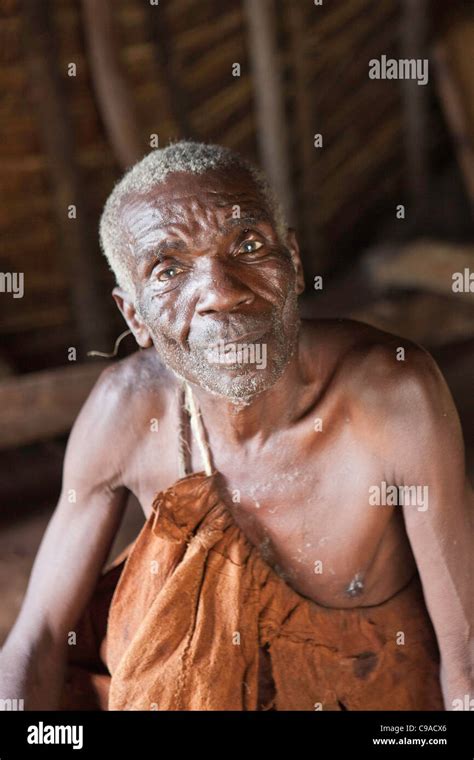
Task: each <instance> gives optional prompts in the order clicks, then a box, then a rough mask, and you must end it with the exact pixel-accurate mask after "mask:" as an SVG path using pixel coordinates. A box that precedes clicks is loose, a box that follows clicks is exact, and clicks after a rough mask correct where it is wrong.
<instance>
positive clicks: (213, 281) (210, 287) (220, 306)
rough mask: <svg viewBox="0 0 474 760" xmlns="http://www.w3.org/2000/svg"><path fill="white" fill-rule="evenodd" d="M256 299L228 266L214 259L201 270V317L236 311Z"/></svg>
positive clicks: (199, 310)
mask: <svg viewBox="0 0 474 760" xmlns="http://www.w3.org/2000/svg"><path fill="white" fill-rule="evenodd" d="M254 298H255V295H254V293H253V292H252V291H251V290H250V288H248V287H247V285H245V284H244V283H243V282H242V281H241V280H239V279H238V277H237V276H236V275H235V274H233V273H232V272H231V271H230V268H229V265H228V264H226V263H224V262H221V261H218V260H216V259H213V260H212V261H211V262H209V263H208V264H207V265H206V266H205V267H203V269H202V270H201V272H200V278H199V298H198V301H197V304H196V311H197V312H198V314H200V315H201V316H203V315H205V314H209V313H212V312H227V311H234V310H235V309H238V308H239V307H241V306H243V305H244V304H245V305H247V304H250V303H252V301H253V300H254Z"/></svg>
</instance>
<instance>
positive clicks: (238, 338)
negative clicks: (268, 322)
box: [203, 330, 267, 349]
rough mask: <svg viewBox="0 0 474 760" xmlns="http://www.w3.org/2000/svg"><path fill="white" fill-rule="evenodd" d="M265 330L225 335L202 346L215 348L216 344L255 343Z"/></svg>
mask: <svg viewBox="0 0 474 760" xmlns="http://www.w3.org/2000/svg"><path fill="white" fill-rule="evenodd" d="M266 332H267V331H266V330H265V331H263V330H252V331H251V332H246V333H240V334H239V335H235V336H231V335H225V336H222V337H220V338H218V339H217V340H213V342H212V343H208V344H207V345H206V346H203V348H206V349H213V348H217V347H218V346H222V345H228V344H233V343H257V341H259V340H260V339H261V338H263V337H264V336H265V335H266Z"/></svg>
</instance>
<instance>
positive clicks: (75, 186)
mask: <svg viewBox="0 0 474 760" xmlns="http://www.w3.org/2000/svg"><path fill="white" fill-rule="evenodd" d="M23 9H24V13H23V14H22V19H23V24H24V32H25V56H26V59H27V65H28V70H29V82H30V85H31V91H32V95H33V101H34V105H35V108H36V115H37V120H38V124H39V128H40V133H41V137H42V142H43V148H44V153H45V155H46V159H47V168H48V171H49V174H50V179H51V194H52V197H53V202H54V211H55V214H56V219H57V223H58V227H59V231H60V237H61V255H62V256H63V257H64V259H65V262H66V269H67V270H68V275H69V283H70V292H71V300H72V311H73V315H74V320H75V324H76V328H77V331H78V334H79V339H80V343H81V348H82V349H83V350H87V349H89V348H97V347H99V346H101V345H105V346H107V345H108V343H109V340H108V339H109V330H108V322H109V320H108V318H107V311H106V308H105V301H104V297H103V294H102V293H101V292H100V285H99V277H100V268H99V261H100V258H99V257H100V252H99V247H98V244H97V235H95V234H93V231H92V226H91V224H90V220H89V216H88V211H87V204H86V193H85V191H84V188H83V186H82V179H81V173H80V170H79V167H78V165H77V163H76V160H75V152H76V146H75V144H74V140H73V134H74V129H73V124H72V120H71V117H70V114H69V111H68V108H67V103H66V99H65V97H64V93H63V85H62V80H61V73H60V70H59V63H58V55H57V50H56V40H55V36H54V30H53V26H52V21H51V7H50V3H49V0H44V1H43V2H41V3H38V2H37V0H23ZM71 207H75V209H76V217H75V218H72V217H71V218H70V216H69V209H70V208H71ZM40 265H41V264H40ZM26 280H27V277H26ZM26 287H27V285H26Z"/></svg>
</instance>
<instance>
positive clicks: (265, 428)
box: [190, 346, 309, 449]
mask: <svg viewBox="0 0 474 760" xmlns="http://www.w3.org/2000/svg"><path fill="white" fill-rule="evenodd" d="M308 382H309V378H308V377H307V376H306V373H305V368H304V366H303V362H302V360H301V355H300V348H299V346H298V348H297V349H296V351H295V352H294V354H293V355H292V357H291V359H290V361H289V363H288V364H287V365H286V367H285V369H284V371H283V373H282V375H281V376H280V377H279V378H278V380H277V381H276V382H275V383H274V384H273V385H272V386H271V387H270V388H268V389H267V390H265V391H262V392H261V393H259V394H256V395H255V396H254V397H253V398H252V399H250V401H249V402H246V403H243V404H238V403H235V401H233V400H231V399H229V398H226V397H225V396H218V395H214V394H212V393H210V392H208V391H206V390H205V389H203V388H202V387H201V386H199V385H195V384H194V383H190V386H191V390H192V392H193V396H194V398H195V400H196V403H197V406H198V407H199V409H200V411H201V417H202V420H203V423H204V426H205V428H206V432H207V434H208V436H209V438H210V440H211V441H212V440H213V441H219V440H220V441H222V440H225V441H226V444H228V445H230V446H232V444H235V445H240V446H245V444H249V445H251V447H252V449H253V448H254V446H255V447H259V446H261V445H262V444H263V443H265V441H266V440H267V439H268V438H270V437H271V436H272V435H273V434H274V433H275V432H276V431H277V430H284V429H285V428H288V427H291V425H292V423H293V422H294V421H295V420H296V419H298V417H299V416H301V414H302V412H303V411H304V408H305V406H306V401H305V398H304V391H305V389H307V385H308Z"/></svg>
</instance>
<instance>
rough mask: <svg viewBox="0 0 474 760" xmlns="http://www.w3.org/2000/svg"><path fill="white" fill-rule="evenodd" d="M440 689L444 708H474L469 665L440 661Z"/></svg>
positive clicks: (471, 671)
mask: <svg viewBox="0 0 474 760" xmlns="http://www.w3.org/2000/svg"><path fill="white" fill-rule="evenodd" d="M440 681H441V689H442V692H443V699H444V705H445V709H446V710H474V682H473V668H472V666H471V665H468V664H466V665H463V666H459V665H458V664H456V665H455V664H453V663H452V662H449V660H448V661H442V664H441V668H440Z"/></svg>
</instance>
